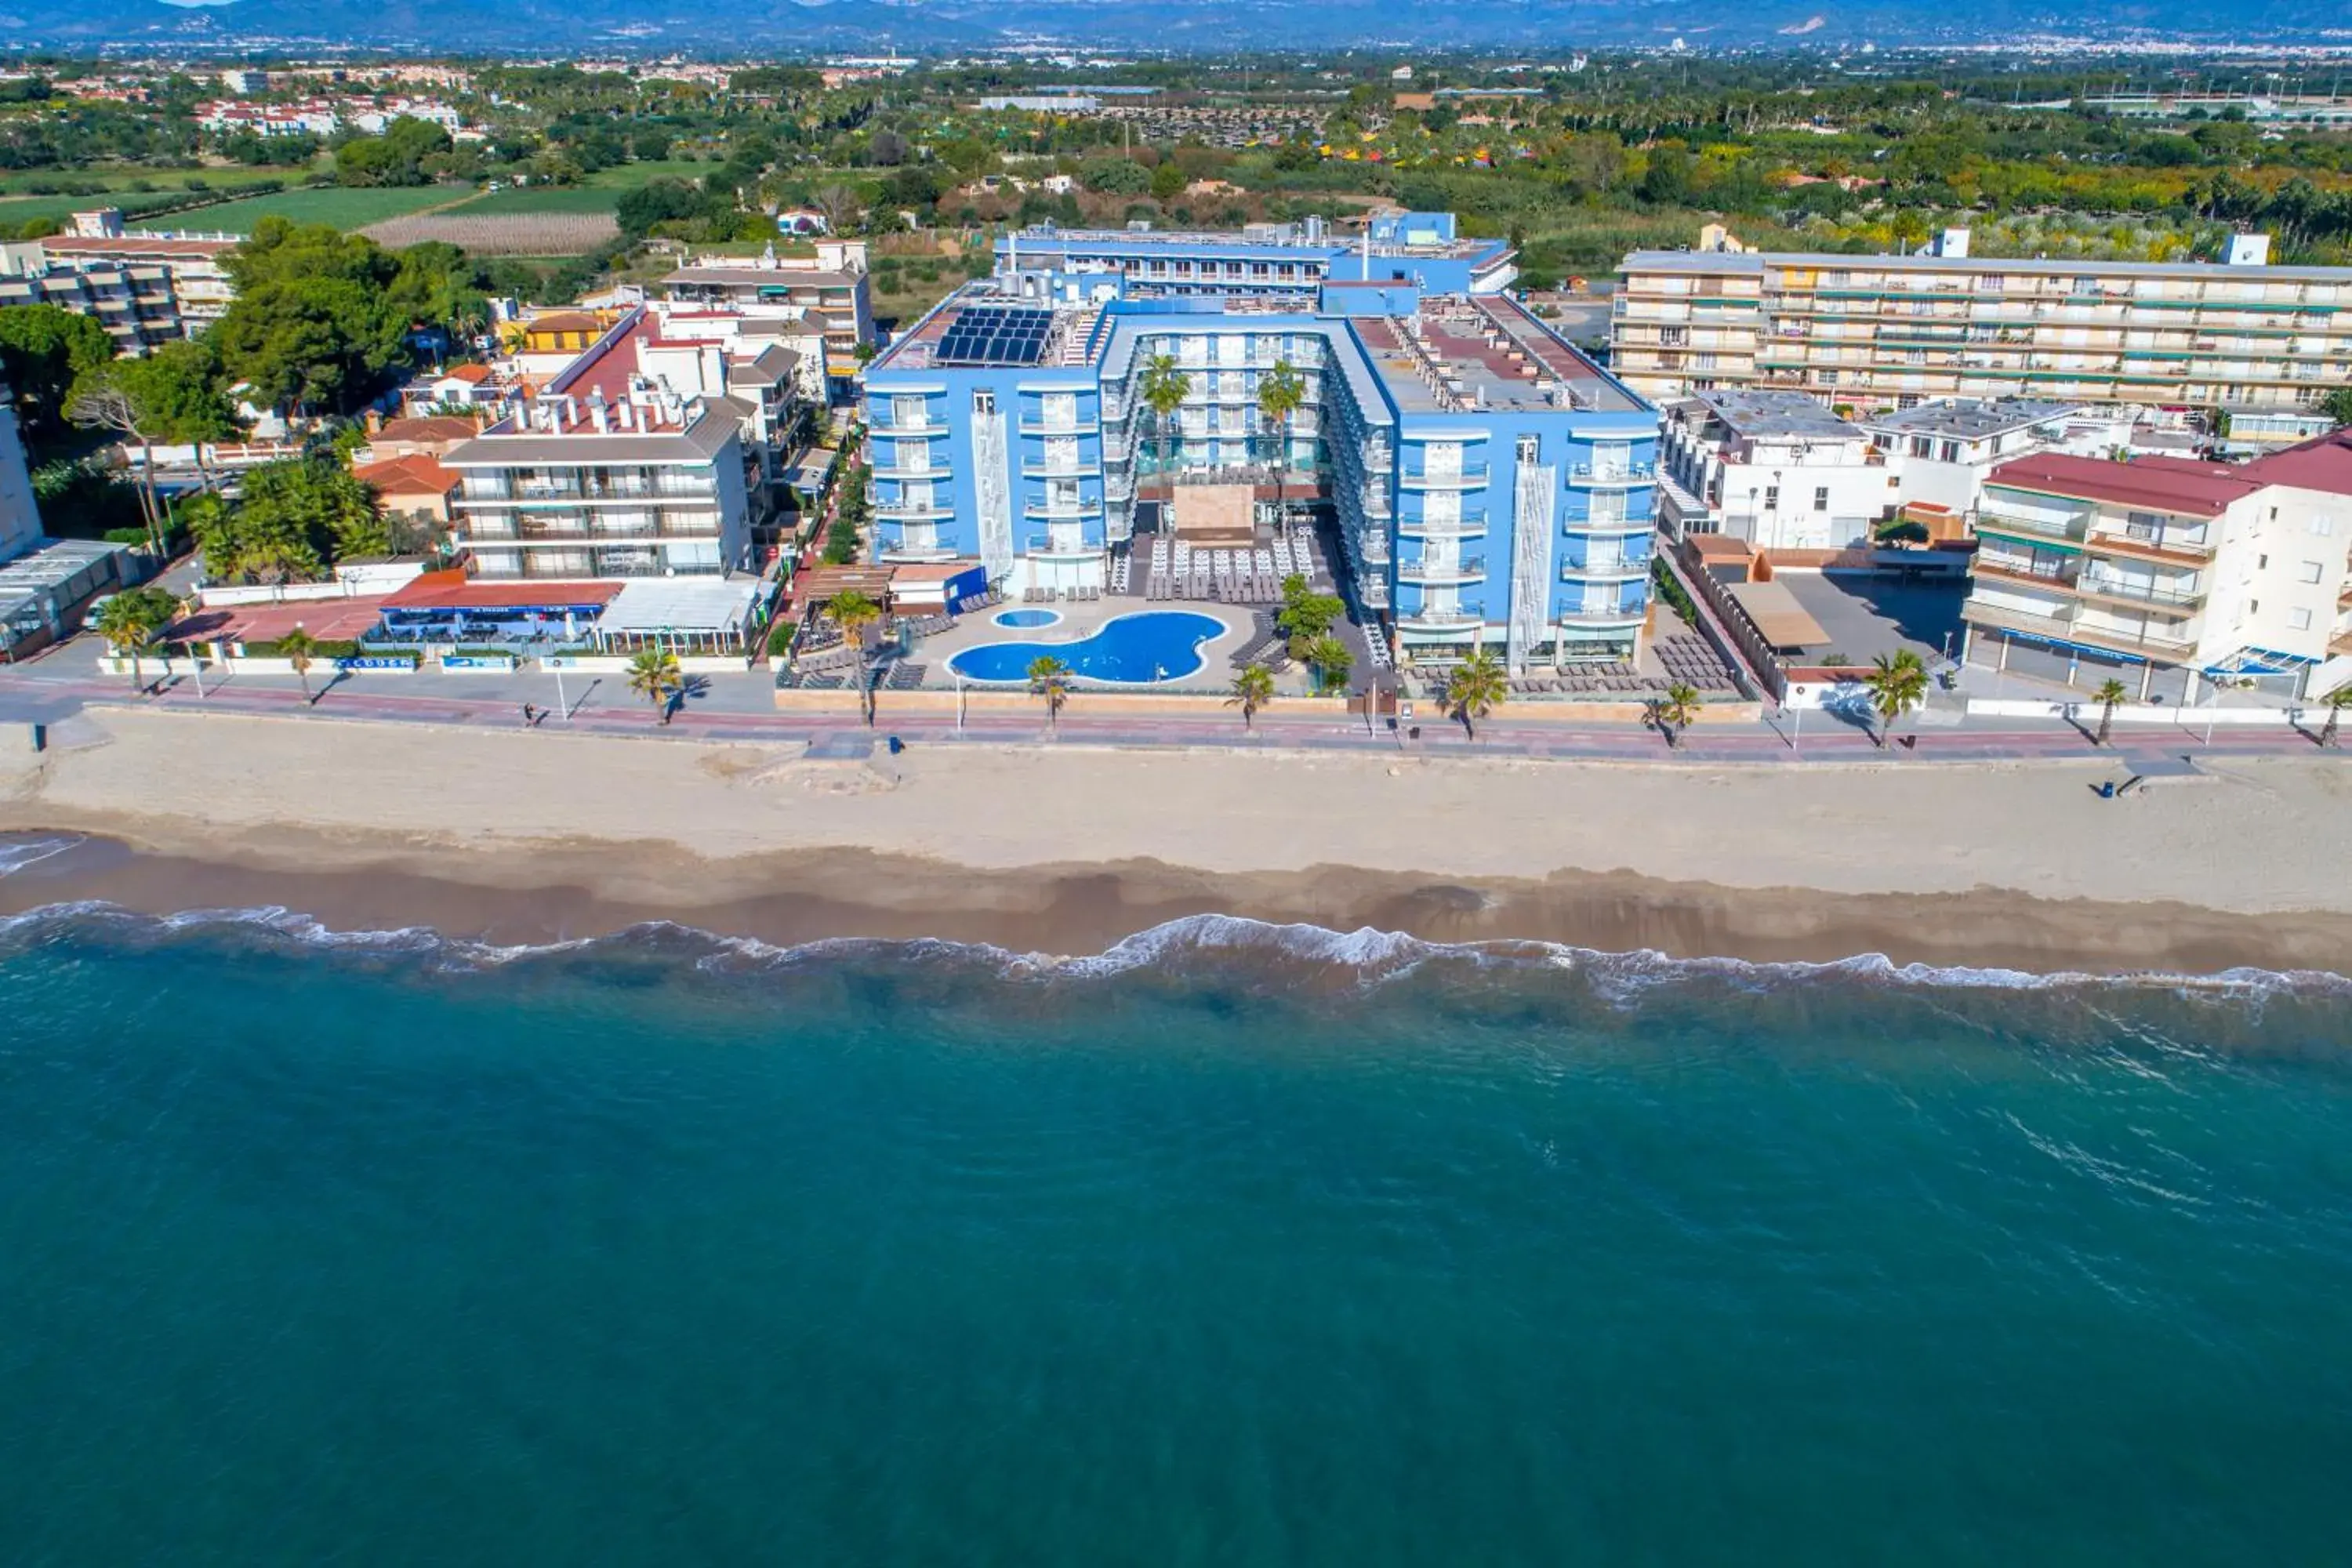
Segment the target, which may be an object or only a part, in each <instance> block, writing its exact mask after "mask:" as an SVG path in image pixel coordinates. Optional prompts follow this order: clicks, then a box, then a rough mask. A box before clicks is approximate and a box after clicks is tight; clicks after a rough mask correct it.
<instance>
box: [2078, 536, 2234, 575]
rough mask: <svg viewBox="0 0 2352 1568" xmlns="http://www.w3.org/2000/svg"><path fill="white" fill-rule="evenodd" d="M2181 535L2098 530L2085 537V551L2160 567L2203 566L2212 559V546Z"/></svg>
mask: <svg viewBox="0 0 2352 1568" xmlns="http://www.w3.org/2000/svg"><path fill="white" fill-rule="evenodd" d="M2178 533H2179V531H2178V530H2175V529H2151V530H2147V531H2144V532H2137V533H2134V532H2126V531H2124V530H2121V529H2101V528H2093V529H2092V530H2091V531H2090V532H2088V533H2086V534H2084V536H2083V548H2084V549H2085V550H2088V551H2092V552H2095V553H2098V554H2103V555H2121V556H2125V557H2127V558H2128V559H2130V560H2134V561H2147V562H2151V563H2156V564H2158V565H2180V566H2201V565H2203V564H2205V563H2207V562H2210V561H2211V560H2212V559H2213V546H2212V544H2211V543H2210V542H2206V541H2195V542H2192V541H2189V540H2187V539H2181V538H2179V537H2176V535H2177V534H2178ZM2209 535H2210V531H2209Z"/></svg>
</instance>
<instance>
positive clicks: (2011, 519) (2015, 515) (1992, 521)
mask: <svg viewBox="0 0 2352 1568" xmlns="http://www.w3.org/2000/svg"><path fill="white" fill-rule="evenodd" d="M2089 515H2090V514H2089V513H2087V512H2079V511H2078V512H2073V513H2070V514H2068V515H2066V516H2064V517H2046V516H2037V515H2035V514H2033V513H2032V512H2021V511H2008V510H2002V509H2001V508H2000V507H1996V506H1992V505H1990V504H1985V505H1980V506H1979V508H1978V509H1977V526H1978V527H1979V528H1981V529H1984V530H1986V531H2006V532H2023V533H2030V534H2038V535H2040V536H2041V537H2042V538H2044V539H2080V538H2081V537H2082V536H2083V535H2082V529H2083V526H2084V520H2085V519H2086V518H2087V517H2088V516H2089Z"/></svg>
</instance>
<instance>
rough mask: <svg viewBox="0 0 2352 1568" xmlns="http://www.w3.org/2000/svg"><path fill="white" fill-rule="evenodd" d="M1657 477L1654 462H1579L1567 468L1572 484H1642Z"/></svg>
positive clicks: (1656, 467)
mask: <svg viewBox="0 0 2352 1568" xmlns="http://www.w3.org/2000/svg"><path fill="white" fill-rule="evenodd" d="M1657 477H1658V466H1657V465H1656V464H1655V463H1622V464H1612V463H1598V464H1595V463H1579V464H1577V465H1576V466H1575V467H1574V468H1570V469H1569V470H1568V482H1569V483H1570V484H1572V485H1644V484H1648V483H1649V482H1650V481H1651V480H1652V479H1656V478H1657Z"/></svg>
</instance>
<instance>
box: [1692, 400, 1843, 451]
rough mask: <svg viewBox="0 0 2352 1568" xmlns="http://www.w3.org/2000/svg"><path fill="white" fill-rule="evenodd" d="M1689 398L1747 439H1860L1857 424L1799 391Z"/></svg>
mask: <svg viewBox="0 0 2352 1568" xmlns="http://www.w3.org/2000/svg"><path fill="white" fill-rule="evenodd" d="M1691 401H1693V402H1694V403H1697V404H1700V405H1703V406H1705V407H1706V409H1707V410H1708V411H1710V412H1711V413H1713V414H1714V416H1716V417H1717V419H1720V420H1721V421H1722V422H1723V423H1724V424H1725V425H1726V426H1728V427H1729V428H1730V429H1731V430H1732V431H1733V432H1734V433H1735V434H1737V435H1740V436H1745V437H1748V438H1749V439H1750V440H1755V439H1758V438H1759V437H1761V438H1769V437H1776V436H1793V437H1817V438H1819V439H1821V440H1824V441H1834V440H1841V439H1853V440H1857V441H1858V440H1860V439H1862V437H1863V431H1862V429H1861V427H1860V426H1855V425H1852V424H1849V423H1847V422H1846V421H1845V420H1843V419H1841V418H1839V417H1838V416H1836V415H1834V414H1832V413H1831V412H1830V411H1829V410H1828V409H1827V408H1824V407H1822V405H1821V404H1820V403H1818V402H1816V401H1815V400H1814V399H1812V398H1811V397H1808V396H1806V395H1804V394H1803V393H1801V392H1779V391H1769V390H1767V391H1758V392H1742V391H1721V392H1695V393H1693V394H1692V395H1691Z"/></svg>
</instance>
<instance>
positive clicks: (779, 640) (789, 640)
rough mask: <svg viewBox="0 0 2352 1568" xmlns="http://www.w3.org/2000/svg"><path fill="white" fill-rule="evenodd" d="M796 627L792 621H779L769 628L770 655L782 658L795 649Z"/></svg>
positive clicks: (770, 656)
mask: <svg viewBox="0 0 2352 1568" xmlns="http://www.w3.org/2000/svg"><path fill="white" fill-rule="evenodd" d="M795 629H796V628H795V627H794V626H793V623H792V622H790V621H778V622H777V623H776V624H775V625H774V626H770V627H769V628H768V657H769V658H783V657H784V656H785V655H786V654H788V653H790V652H792V651H793V631H794V630H795Z"/></svg>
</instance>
